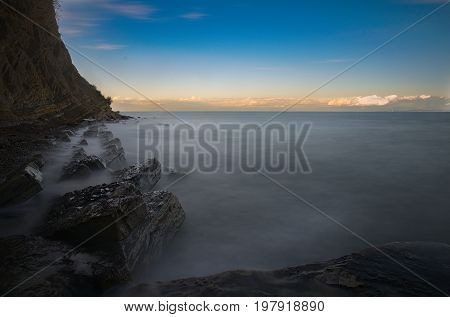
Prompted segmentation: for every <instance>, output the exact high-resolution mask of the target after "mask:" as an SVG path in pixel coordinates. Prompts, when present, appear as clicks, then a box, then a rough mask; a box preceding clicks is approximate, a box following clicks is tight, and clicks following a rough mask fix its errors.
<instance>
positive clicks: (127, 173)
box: [114, 158, 161, 191]
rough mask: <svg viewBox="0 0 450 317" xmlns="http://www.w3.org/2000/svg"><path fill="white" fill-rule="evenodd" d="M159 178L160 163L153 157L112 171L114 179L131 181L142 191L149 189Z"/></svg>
mask: <svg viewBox="0 0 450 317" xmlns="http://www.w3.org/2000/svg"><path fill="white" fill-rule="evenodd" d="M160 178H161V164H160V163H159V161H158V160H157V159H155V158H153V159H149V160H148V161H147V162H145V163H144V164H140V165H135V166H131V167H128V168H125V169H123V170H121V171H117V172H115V173H114V179H115V180H116V181H126V182H131V183H133V184H135V185H136V186H138V187H139V188H140V189H141V190H143V191H149V190H151V189H152V188H153V187H154V186H155V185H156V183H158V181H159V180H160Z"/></svg>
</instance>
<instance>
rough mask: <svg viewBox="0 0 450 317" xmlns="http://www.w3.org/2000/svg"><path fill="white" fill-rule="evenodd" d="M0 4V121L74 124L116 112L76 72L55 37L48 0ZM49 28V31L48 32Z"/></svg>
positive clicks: (51, 3)
mask: <svg viewBox="0 0 450 317" xmlns="http://www.w3.org/2000/svg"><path fill="white" fill-rule="evenodd" d="M6 3H7V4H9V5H10V6H12V7H14V8H15V9H17V10H18V11H19V12H21V13H23V14H24V15H25V16H27V17H28V18H29V19H30V20H32V21H34V22H35V23H37V24H39V25H40V26H42V28H44V29H45V30H47V31H48V32H46V31H45V30H43V29H42V28H40V27H39V26H37V25H35V24H33V23H32V22H31V21H29V20H27V19H26V18H24V17H23V16H21V15H19V14H18V13H17V12H14V10H12V9H11V8H8V7H7V6H6V5H5V4H0V123H3V124H4V123H8V124H11V123H17V122H19V123H20V122H22V121H26V122H30V121H39V123H43V122H44V123H45V122H48V123H51V124H52V125H53V126H54V125H55V124H74V123H78V122H79V121H80V120H82V119H84V118H87V117H95V118H102V119H103V118H108V117H115V116H117V114H116V113H114V112H112V110H111V108H110V101H109V100H107V99H106V98H105V97H104V96H102V94H101V93H100V92H99V91H98V90H97V89H96V88H95V87H94V86H93V85H91V84H89V83H88V82H87V81H86V80H85V79H84V78H83V77H81V75H80V74H79V73H78V71H77V69H76V68H75V66H74V65H73V64H72V61H71V58H70V55H69V53H68V51H67V49H66V47H65V45H64V43H63V42H62V40H61V35H60V34H59V31H58V25H57V21H56V14H55V7H54V0H21V1H16V0H6ZM49 33H51V34H49Z"/></svg>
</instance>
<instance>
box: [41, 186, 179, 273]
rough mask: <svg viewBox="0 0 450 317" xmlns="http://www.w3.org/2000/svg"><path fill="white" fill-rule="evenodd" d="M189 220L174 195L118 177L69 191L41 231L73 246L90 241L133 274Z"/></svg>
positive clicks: (87, 247)
mask: <svg viewBox="0 0 450 317" xmlns="http://www.w3.org/2000/svg"><path fill="white" fill-rule="evenodd" d="M183 220H184V211H183V208H182V207H181V204H180V203H179V202H178V199H177V198H176V197H175V196H174V195H173V194H171V193H168V192H154V193H148V194H145V195H143V194H142V192H141V191H140V190H139V189H138V188H137V187H136V186H135V185H133V184H132V183H128V182H121V183H118V182H116V183H111V184H103V185H98V186H93V187H88V188H85V189H83V190H81V191H75V192H72V193H68V194H66V195H64V196H63V197H61V198H60V199H59V200H58V201H57V202H56V203H55V204H54V205H53V207H52V208H51V210H50V212H49V214H48V218H47V220H46V224H45V225H44V226H43V227H42V228H41V229H40V230H39V233H40V235H42V236H44V237H46V238H48V239H52V240H60V241H64V242H65V243H68V244H70V245H78V244H79V243H81V242H85V243H84V244H83V247H84V249H85V250H87V251H88V252H89V253H90V254H92V255H95V256H98V257H100V258H102V259H105V261H106V262H108V263H113V266H114V267H115V268H116V269H117V270H118V271H119V272H122V273H121V275H122V276H125V277H127V278H129V275H130V274H131V272H132V270H133V269H134V268H135V266H136V265H137V264H138V263H139V262H142V261H148V260H151V259H152V258H153V257H154V256H155V255H157V254H159V253H160V251H161V248H162V247H163V246H164V245H166V244H167V243H168V241H170V240H171V239H172V237H173V236H174V234H175V233H176V232H177V230H178V229H179V227H180V226H181V224H182V223H183Z"/></svg>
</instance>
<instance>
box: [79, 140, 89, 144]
mask: <svg viewBox="0 0 450 317" xmlns="http://www.w3.org/2000/svg"><path fill="white" fill-rule="evenodd" d="M79 144H80V145H88V142H87V141H86V139H83V140H81V141H80V143H79Z"/></svg>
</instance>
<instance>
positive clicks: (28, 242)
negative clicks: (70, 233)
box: [0, 236, 125, 296]
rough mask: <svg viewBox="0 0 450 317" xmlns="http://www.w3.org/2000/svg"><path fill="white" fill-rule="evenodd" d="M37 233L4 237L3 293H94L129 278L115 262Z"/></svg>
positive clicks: (0, 264) (0, 273)
mask: <svg viewBox="0 0 450 317" xmlns="http://www.w3.org/2000/svg"><path fill="white" fill-rule="evenodd" d="M72 249H73V248H72V247H71V246H69V245H67V244H64V243H61V242H57V241H50V240H46V239H44V238H41V237H37V236H11V237H7V238H1V239H0V257H1V258H2V261H0V276H1V278H2V283H0V295H7V296H94V295H99V294H101V292H102V291H103V290H105V289H106V288H108V287H109V286H111V284H112V283H113V282H119V281H123V280H125V277H124V276H122V272H120V271H119V270H118V269H116V268H115V267H114V264H113V263H110V262H108V261H105V260H104V259H101V258H99V257H96V256H93V255H90V254H87V253H85V252H83V251H80V250H77V251H73V250H72Z"/></svg>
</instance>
